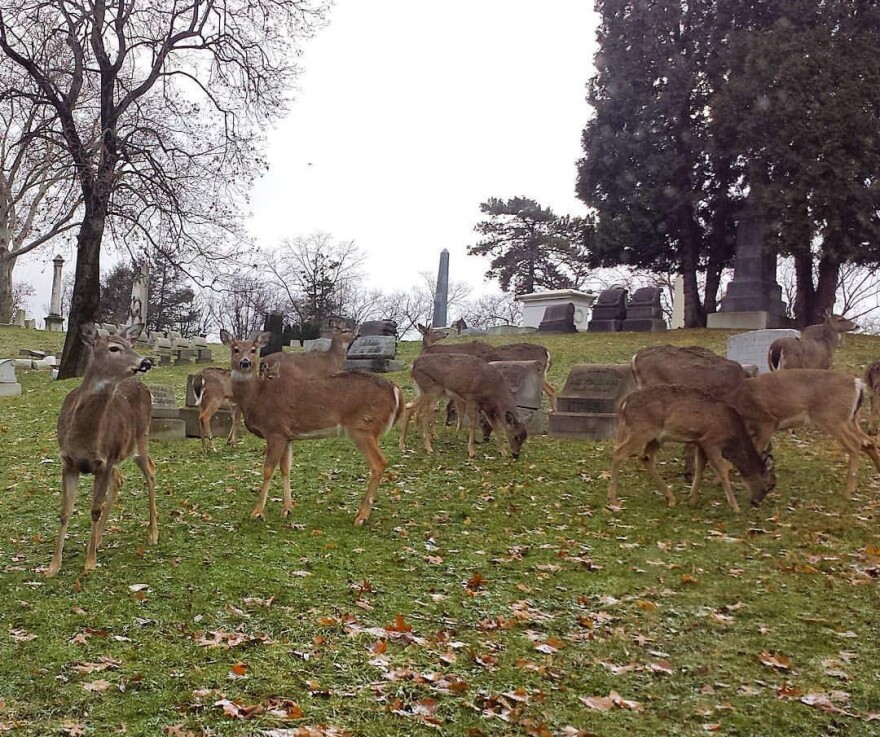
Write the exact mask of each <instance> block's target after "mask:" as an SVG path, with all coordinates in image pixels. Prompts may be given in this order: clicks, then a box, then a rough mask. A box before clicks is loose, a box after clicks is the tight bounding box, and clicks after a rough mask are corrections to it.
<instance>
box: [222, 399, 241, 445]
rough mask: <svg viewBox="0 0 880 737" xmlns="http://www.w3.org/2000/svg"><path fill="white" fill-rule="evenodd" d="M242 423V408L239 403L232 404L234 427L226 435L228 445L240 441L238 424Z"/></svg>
mask: <svg viewBox="0 0 880 737" xmlns="http://www.w3.org/2000/svg"><path fill="white" fill-rule="evenodd" d="M240 424H241V408H240V407H239V406H238V405H237V404H233V405H232V427H230V428H229V435H227V436H226V445H235V444H236V443H237V442H238V426H239V425H240Z"/></svg>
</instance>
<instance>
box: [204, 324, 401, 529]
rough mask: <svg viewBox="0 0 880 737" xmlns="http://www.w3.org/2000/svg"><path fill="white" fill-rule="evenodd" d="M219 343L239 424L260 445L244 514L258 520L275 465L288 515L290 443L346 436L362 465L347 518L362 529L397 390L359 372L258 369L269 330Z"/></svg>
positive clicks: (383, 463) (223, 334)
mask: <svg viewBox="0 0 880 737" xmlns="http://www.w3.org/2000/svg"><path fill="white" fill-rule="evenodd" d="M220 339H221V340H222V341H223V343H224V344H225V345H227V346H229V352H230V361H231V364H230V368H231V370H232V374H231V377H232V394H233V397H234V398H235V402H236V404H238V406H239V407H240V408H241V411H242V414H243V415H244V424H245V425H246V426H247V429H248V430H250V431H251V432H252V433H254V435H257V436H258V437H261V438H263V439H264V440H265V441H266V455H265V459H264V461H263V485H262V487H261V489H260V497H259V499H258V500H257V504H256V506H255V507H254V509H253V512H251V517H252V518H258V517H259V518H262V517H263V512H264V509H265V506H266V497H267V496H268V494H269V483H270V482H271V480H272V476H273V474H274V473H275V469H276V468H277V467H278V465H279V463H280V464H281V478H282V485H283V490H284V509H283V514H284V516H287V515H288V514H289V513H290V510H291V508H292V506H293V502H292V499H291V493H290V464H291V456H292V448H291V445H292V441H294V440H308V439H311V438H324V437H333V436H338V435H348V437H350V438H351V439H352V441H353V442H354V444H355V445H356V446H357V449H358V450H359V451H360V453H361V455H362V456H363V457H364V459H365V460H366V461H367V464H368V465H369V468H370V479H369V482H368V483H367V491H366V494H365V495H364V497H363V500H362V501H361V506H360V509H359V511H358V513H357V516H356V517H355V520H354V523H355V524H356V525H363V524H364V523H365V522H366V521H367V519H368V518H369V516H370V511H371V510H372V507H373V501H374V500H375V497H376V489H377V488H378V487H379V482H380V481H381V479H382V474H383V473H384V472H385V468H386V467H387V465H388V461H387V460H386V459H385V456H383V455H382V451H381V449H380V448H379V438H380V437H381V436H382V434H383V433H385V432H387V431H388V430H390V429H391V427H393V425H394V423H395V422H396V421H397V419H398V417H399V416H400V414H401V412H402V411H403V405H404V401H403V393H402V392H401V390H400V387H398V386H397V385H396V384H394V383H392V382H390V381H388V380H387V379H384V378H381V377H379V376H376V375H374V374H368V373H366V372H360V371H342V372H339V373H336V374H332V375H331V376H323V377H311V378H304V377H303V376H302V374H300V372H299V371H297V370H296V369H295V368H293V367H292V366H288V365H286V363H285V362H278V363H276V364H275V365H271V364H265V363H264V364H261V362H260V353H259V351H260V348H261V347H262V346H264V345H266V343H267V342H268V341H269V333H260V334H259V335H256V336H255V337H253V338H251V339H250V340H238V339H236V338H234V337H233V336H232V335H231V334H230V333H229V332H228V331H226V330H221V331H220Z"/></svg>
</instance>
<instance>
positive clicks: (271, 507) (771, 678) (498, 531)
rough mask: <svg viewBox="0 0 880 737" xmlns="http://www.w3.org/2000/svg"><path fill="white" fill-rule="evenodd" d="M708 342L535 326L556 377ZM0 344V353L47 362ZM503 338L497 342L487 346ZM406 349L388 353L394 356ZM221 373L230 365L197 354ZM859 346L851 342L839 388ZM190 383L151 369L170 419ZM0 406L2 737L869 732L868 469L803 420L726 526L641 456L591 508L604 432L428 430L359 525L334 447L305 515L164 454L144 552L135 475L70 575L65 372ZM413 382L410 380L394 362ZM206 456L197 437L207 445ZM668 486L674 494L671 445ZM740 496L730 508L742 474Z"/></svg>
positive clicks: (873, 593)
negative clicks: (505, 448)
mask: <svg viewBox="0 0 880 737" xmlns="http://www.w3.org/2000/svg"><path fill="white" fill-rule="evenodd" d="M727 335H728V333H725V332H723V331H711V332H709V331H676V332H675V333H670V334H668V335H638V334H622V335H608V334H602V335H571V336H569V335H566V336H548V337H547V338H546V339H545V338H544V336H541V340H542V341H543V342H544V343H545V344H546V345H547V346H548V347H549V348H550V349H551V351H552V353H553V359H554V360H553V368H552V372H551V379H552V380H553V382H554V383H555V384H556V385H557V386H558V387H559V388H560V389H561V388H562V385H563V384H564V380H565V377H566V376H567V373H568V369H569V367H570V366H571V365H572V364H574V363H591V362H592V363H605V362H626V361H628V359H629V357H630V356H631V355H632V353H633V352H634V350H635V349H636V348H638V347H639V346H640V345H643V344H644V343H646V342H649V341H650V342H655V343H656V342H676V343H678V344H694V343H696V344H701V345H706V346H708V347H711V348H713V349H715V350H718V351H720V352H722V353H723V351H724V345H725V340H726V338H727ZM61 337H62V336H49V335H47V334H46V333H39V332H36V331H21V330H14V329H8V330H7V329H3V330H0V356H9V355H16V354H17V352H18V348H19V347H29V348H37V349H41V348H53V347H55V346H54V344H52V340H56V339H57V340H58V341H59V347H60V338H61ZM494 342H501V341H500V340H494ZM417 350H418V346H417V344H415V343H409V344H406V343H405V344H402V349H401V352H402V353H403V357H404V359H406V360H407V361H411V359H412V357H413V356H414V355H415V354H416V352H417ZM215 356H219V361H218V363H221V364H222V361H223V360H225V358H224V349H223V348H222V347H216V353H215ZM878 356H880V339H878V338H873V337H869V336H860V335H855V336H847V337H846V345H845V346H844V347H843V348H842V349H841V351H840V352H839V353H838V355H837V358H836V365H837V367H838V368H839V369H840V370H843V371H846V372H849V373H851V374H853V375H857V374H859V373H860V372H861V371H863V369H864V367H865V366H867V364H868V363H870V362H871V361H872V360H874V359H875V358H877V357H878ZM192 370H194V368H193V367H190V368H186V367H175V368H161V369H154V370H153V371H152V372H151V374H150V375H149V376H148V380H149V381H150V382H155V383H166V384H174V385H175V387H176V388H177V391H178V399H179V401H180V402H181V403H182V401H183V390H184V386H185V376H186V374H187V373H188V372H190V371H192ZM18 376H19V381H20V382H21V384H22V387H23V394H22V396H21V397H17V398H9V399H0V581H2V591H3V592H4V596H3V597H2V600H0V642H2V644H3V647H2V652H3V654H4V657H3V658H2V660H0V733H9V734H13V735H47V734H64V735H112V734H128V735H163V734H167V735H202V734H210V735H250V734H264V735H274V736H276V737H277V736H286V737H292V736H293V735H304V736H305V735H318V736H320V735H341V734H351V735H428V734H445V735H467V736H468V737H479V736H480V735H539V736H540V735H553V736H568V735H591V734H595V735H602V736H603V737H606V736H614V735H652V736H653V735H667V734H668V735H696V734H706V733H712V732H717V733H719V734H729V735H751V734H754V735H790V734H805V735H826V734H827V735H833V734H846V735H848V736H849V737H859V736H861V735H865V736H867V735H874V734H876V733H877V730H878V727H880V706H878V704H880V665H878V664H880V640H878V638H877V636H876V632H877V625H876V616H877V602H878V594H877V585H878V584H877V579H878V574H880V533H878V523H877V517H878V505H880V477H878V475H877V474H876V473H874V471H873V469H872V468H871V467H870V464H869V463H867V462H863V463H862V466H861V471H860V477H859V478H860V485H859V490H858V492H857V493H856V495H855V496H854V498H853V499H852V500H850V501H847V500H845V499H844V498H843V497H842V494H841V489H842V486H843V473H844V457H843V454H842V453H841V451H840V450H839V449H838V448H837V447H834V446H833V445H832V444H831V443H830V442H829V441H827V440H826V439H824V438H822V437H820V436H818V435H815V434H812V433H809V432H803V431H799V432H798V433H796V434H780V435H779V436H777V438H776V440H775V441H774V455H775V459H776V466H777V475H778V487H777V489H776V491H774V492H773V493H772V494H771V495H770V496H768V498H767V499H766V500H765V501H764V503H763V504H762V505H761V506H760V507H759V508H758V509H756V510H750V509H748V505H747V504H745V503H743V508H744V511H743V512H742V513H741V514H740V515H735V514H733V513H732V512H731V511H730V510H729V509H728V507H727V505H726V503H725V501H724V497H723V493H722V491H721V489H720V487H719V486H718V485H717V484H715V483H714V482H709V483H707V484H705V487H704V493H703V500H702V502H701V504H700V506H699V507H697V508H695V509H692V508H690V507H688V506H687V505H686V504H682V505H680V506H679V507H676V508H675V509H671V510H670V509H667V508H666V507H665V506H664V504H663V501H662V498H661V497H660V496H659V494H658V493H657V492H656V491H655V490H654V489H653V488H652V486H651V484H650V481H649V480H648V478H647V477H646V475H645V474H644V473H643V472H642V471H641V468H640V467H639V464H638V463H637V462H636V461H633V462H631V463H630V464H629V465H627V466H626V467H625V468H624V472H623V474H622V477H621V488H620V497H621V500H622V508H621V509H619V510H613V511H609V510H606V509H605V508H604V500H605V490H606V486H607V476H608V473H607V472H608V467H609V456H610V443H609V442H579V441H571V440H559V439H555V438H550V437H535V438H530V439H529V441H528V442H527V443H526V445H525V447H524V450H523V454H522V456H521V457H520V459H519V460H518V461H512V460H510V459H502V458H498V457H496V454H495V446H494V444H487V445H485V446H481V447H480V452H479V453H478V456H477V458H475V459H474V460H473V461H468V459H467V455H466V448H465V441H464V438H459V439H455V438H453V436H452V435H451V434H448V433H447V434H444V435H442V437H441V438H440V439H439V440H438V442H437V443H436V444H435V448H436V449H437V451H438V452H437V453H436V455H435V456H433V457H431V458H429V457H427V456H425V455H424V453H423V452H422V451H421V448H420V446H419V444H418V443H416V442H413V443H412V444H411V448H412V449H413V450H412V451H410V452H407V453H404V454H401V453H400V452H398V450H397V430H396V429H395V430H392V431H391V432H390V433H389V434H388V435H387V436H386V437H385V438H384V440H383V449H384V451H385V452H386V453H387V455H388V458H389V461H390V466H389V469H388V474H387V477H386V478H385V480H384V481H383V483H382V485H381V487H380V489H379V494H378V500H377V504H376V507H375V509H374V511H373V515H372V517H371V518H370V521H369V523H368V525H367V526H366V527H364V528H355V527H354V525H353V519H354V515H355V513H356V511H357V506H358V503H359V501H360V497H361V494H362V492H363V488H364V484H365V476H366V468H365V465H364V463H363V461H362V459H361V458H360V456H359V455H358V454H357V452H356V451H355V450H354V448H353V446H351V445H350V444H349V443H347V442H346V441H344V440H320V441H309V442H302V443H298V444H296V445H295V446H294V464H295V465H294V469H293V486H294V494H295V497H296V500H297V506H296V507H295V509H294V512H293V514H292V515H291V517H290V518H288V519H283V518H282V517H281V504H280V501H279V497H280V493H281V489H280V479H278V480H276V481H275V482H274V485H273V488H272V493H271V494H270V498H271V499H272V501H270V503H269V504H268V505H267V515H266V521H265V522H262V521H252V520H250V519H249V513H250V510H251V508H252V506H253V503H254V501H255V495H256V492H257V490H258V487H259V482H260V467H261V457H262V450H263V445H262V441H259V440H258V439H257V438H255V437H253V436H250V435H246V440H245V442H244V443H243V444H242V445H240V446H239V447H238V448H236V449H232V450H230V449H227V448H225V447H222V450H219V451H218V452H217V453H214V454H203V453H202V451H201V449H200V446H199V442H198V440H189V441H185V442H167V443H161V442H155V443H153V444H152V452H153V454H154V457H155V460H156V464H157V489H158V493H159V515H160V540H159V543H158V545H155V546H150V545H149V544H147V540H146V538H147V534H146V533H147V530H146V520H147V514H146V494H145V490H144V488H143V483H142V480H141V478H140V474H139V472H138V471H137V468H136V467H135V466H134V464H132V463H130V462H128V463H126V464H124V466H123V467H122V468H123V470H124V475H125V488H124V489H123V491H122V492H121V493H120V497H119V502H118V504H117V506H116V507H115V509H114V511H113V512H112V514H111V517H110V521H109V523H108V529H107V533H106V535H105V540H104V547H103V548H102V550H101V551H100V553H99V556H98V563H99V565H98V569H97V570H96V571H95V572H93V573H91V574H89V575H83V573H82V565H83V561H84V557H85V545H86V542H87V536H88V527H89V514H88V495H87V491H86V485H87V484H86V480H85V479H83V480H81V482H80V487H81V488H80V494H79V498H78V505H77V509H76V514H75V518H74V519H73V521H72V523H71V525H70V530H69V534H68V540H67V545H66V548H65V553H66V557H65V560H64V565H63V567H62V570H61V573H60V574H59V575H58V576H57V577H56V578H54V579H46V578H45V577H44V576H43V575H42V570H43V569H44V568H45V566H46V565H47V564H48V562H49V559H50V557H51V552H52V545H53V541H54V537H55V534H56V532H57V525H58V511H59V505H60V477H59V471H60V467H59V463H58V456H57V446H56V444H55V437H54V428H55V420H56V417H57V413H58V408H59V406H60V404H61V400H62V398H63V396H64V395H65V394H66V393H67V392H68V391H70V389H72V388H73V387H74V386H75V385H76V383H77V382H76V381H64V382H53V381H51V380H50V378H49V376H48V374H47V373H45V372H37V371H21V370H19V372H18ZM392 378H394V379H395V380H397V381H399V382H400V383H401V385H403V386H404V387H405V388H406V390H407V393H408V395H411V391H410V382H409V377H408V375H407V374H406V373H400V374H395V375H393V376H392ZM221 446H222V444H218V447H221ZM662 458H663V460H664V464H663V465H662V466H661V473H663V475H664V476H665V477H666V478H667V479H669V480H670V481H671V482H673V484H674V488H675V489H676V491H677V493H678V495H679V497H683V496H684V494H685V487H684V482H683V481H682V480H681V479H680V478H679V477H678V476H677V472H678V468H679V449H678V448H673V447H670V448H668V449H666V450H665V451H664V453H663V455H662ZM735 486H736V489H737V491H738V494H739V497H740V501H741V502H745V499H746V495H747V492H746V490H745V489H744V488H743V487H742V484H741V483H740V482H739V480H738V479H737V480H736V483H735Z"/></svg>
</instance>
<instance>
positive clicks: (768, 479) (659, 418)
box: [608, 385, 776, 512]
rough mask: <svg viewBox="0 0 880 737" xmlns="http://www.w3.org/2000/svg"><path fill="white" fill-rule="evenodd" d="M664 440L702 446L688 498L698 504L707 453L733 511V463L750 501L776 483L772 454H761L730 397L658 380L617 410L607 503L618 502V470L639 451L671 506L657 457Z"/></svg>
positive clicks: (671, 496) (757, 499)
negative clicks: (723, 398)
mask: <svg viewBox="0 0 880 737" xmlns="http://www.w3.org/2000/svg"><path fill="white" fill-rule="evenodd" d="M665 440H672V441H677V442H682V443H694V444H696V445H697V446H698V447H699V453H697V463H696V467H695V469H694V479H693V483H692V485H691V494H690V501H691V503H692V504H696V502H697V499H698V494H699V488H700V482H701V479H702V472H703V466H704V464H705V461H706V459H708V460H709V463H711V464H712V466H713V468H714V469H715V471H716V473H717V474H718V477H719V478H720V479H721V484H722V486H723V487H724V493H725V495H726V496H727V503H728V504H729V505H730V508H731V509H732V510H733V511H734V512H739V504H737V501H736V497H735V496H734V494H733V489H732V488H731V485H730V478H729V476H728V472H729V464H728V461H729V462H730V463H732V464H733V465H734V466H735V467H736V469H737V470H738V471H739V472H740V474H741V475H742V477H743V480H744V481H745V482H746V485H747V486H748V487H749V489H750V490H751V492H752V498H751V503H752V505H756V504H758V503H759V502H760V501H761V499H763V498H764V496H765V495H766V494H767V492H768V491H770V490H771V489H772V488H773V487H774V486H775V485H776V476H775V474H774V473H773V459H772V457H771V456H770V455H769V454H763V455H762V454H759V453H758V451H757V450H755V446H754V444H753V443H752V440H751V438H750V437H749V434H748V431H747V429H746V426H745V423H744V422H743V419H742V417H740V415H739V413H738V412H737V411H736V410H735V409H734V408H733V407H732V406H730V405H729V404H728V403H727V402H723V401H721V400H719V399H715V398H713V397H712V396H711V395H709V394H707V393H706V392H703V391H700V390H699V389H693V388H690V387H683V386H670V385H656V386H651V387H648V388H646V389H637V390H636V391H634V392H632V393H631V394H629V395H627V397H626V398H625V399H624V400H623V402H622V404H621V405H620V408H619V409H618V412H617V438H616V442H615V445H614V452H613V455H612V460H611V481H610V483H609V485H608V504H610V505H614V504H615V503H616V502H617V476H618V472H619V470H620V466H621V464H622V463H623V462H624V461H625V460H626V459H627V458H630V457H632V456H635V455H637V456H639V457H640V458H641V460H642V463H643V464H644V466H645V469H646V470H647V472H648V475H649V476H650V477H651V478H652V479H653V480H654V483H655V484H656V485H657V488H658V489H660V491H661V492H662V493H663V496H664V497H666V503H667V505H668V506H670V507H674V506H675V504H676V500H675V495H674V494H673V493H672V490H671V489H670V488H669V486H667V484H666V483H665V482H664V481H663V479H662V478H661V477H660V474H659V473H658V472H657V468H656V466H655V465H654V458H655V456H656V455H657V451H658V450H659V449H660V446H661V444H662V443H663V441H665Z"/></svg>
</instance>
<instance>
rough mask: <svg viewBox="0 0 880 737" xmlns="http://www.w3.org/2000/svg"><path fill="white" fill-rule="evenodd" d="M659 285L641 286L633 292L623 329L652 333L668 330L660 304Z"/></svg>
mask: <svg viewBox="0 0 880 737" xmlns="http://www.w3.org/2000/svg"><path fill="white" fill-rule="evenodd" d="M660 292H661V290H660V288H659V287H640V288H639V289H636V291H635V292H633V296H632V299H631V300H630V302H629V304H628V305H627V307H626V319H625V320H624V321H623V324H622V325H621V330H627V331H634V332H643V333H650V332H656V331H658V330H666V321H665V320H664V319H663V308H662V307H661V306H660Z"/></svg>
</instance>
